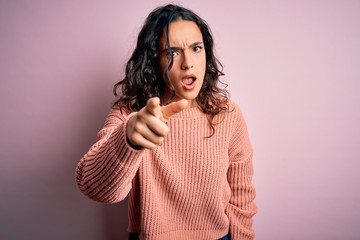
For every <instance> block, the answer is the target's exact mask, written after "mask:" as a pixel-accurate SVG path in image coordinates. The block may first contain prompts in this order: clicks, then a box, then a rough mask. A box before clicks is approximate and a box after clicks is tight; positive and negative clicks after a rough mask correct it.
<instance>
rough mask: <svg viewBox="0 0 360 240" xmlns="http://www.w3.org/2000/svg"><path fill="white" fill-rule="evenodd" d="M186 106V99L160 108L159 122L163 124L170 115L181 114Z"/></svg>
mask: <svg viewBox="0 0 360 240" xmlns="http://www.w3.org/2000/svg"><path fill="white" fill-rule="evenodd" d="M188 105H189V103H188V101H187V100H186V99H182V100H180V101H177V102H172V103H170V104H168V105H166V106H163V107H161V112H162V118H161V120H162V121H163V122H167V121H168V120H169V119H170V117H171V116H172V115H174V114H175V113H178V112H181V111H182V110H184V109H185V108H187V107H188Z"/></svg>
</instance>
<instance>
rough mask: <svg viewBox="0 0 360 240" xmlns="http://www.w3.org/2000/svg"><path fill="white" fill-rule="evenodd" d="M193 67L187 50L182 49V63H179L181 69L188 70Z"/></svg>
mask: <svg viewBox="0 0 360 240" xmlns="http://www.w3.org/2000/svg"><path fill="white" fill-rule="evenodd" d="M193 67H194V64H193V61H192V59H191V56H190V54H189V53H188V52H187V51H184V54H183V58H182V63H181V69H182V70H188V69H190V68H193Z"/></svg>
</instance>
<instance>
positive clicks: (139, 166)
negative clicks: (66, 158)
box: [76, 101, 257, 240]
mask: <svg viewBox="0 0 360 240" xmlns="http://www.w3.org/2000/svg"><path fill="white" fill-rule="evenodd" d="M230 110H231V111H229V112H224V113H222V114H220V115H218V116H217V117H216V118H215V121H217V122H219V123H218V124H216V125H215V133H214V135H213V136H211V137H208V136H210V135H211V129H210V125H209V123H208V121H207V118H206V116H205V114H204V113H203V112H202V111H201V110H200V109H199V108H197V107H194V108H188V109H185V110H183V111H181V112H179V113H177V114H175V115H173V116H172V117H171V118H170V120H169V121H168V122H167V124H168V127H169V129H170V132H169V134H168V135H167V136H166V137H165V140H164V142H163V144H162V145H160V146H158V147H156V148H155V149H154V150H148V149H140V150H136V149H134V148H132V147H131V146H130V145H129V144H128V142H127V139H126V124H127V121H128V119H129V117H130V116H131V115H132V113H130V114H128V113H127V112H126V111H125V112H124V111H122V112H121V111H120V109H119V108H113V109H112V111H111V112H110V113H109V115H108V117H107V120H106V122H105V126H104V128H103V129H101V130H100V132H99V133H98V141H97V142H96V143H95V144H94V145H93V146H92V147H91V148H90V150H89V151H88V153H87V154H85V155H84V157H83V158H82V159H81V160H80V162H79V164H78V166H77V169H76V178H77V183H78V186H79V188H80V190H81V191H82V192H83V193H84V194H85V195H87V196H88V197H89V198H91V199H93V200H96V201H100V202H105V203H115V202H119V201H121V200H123V199H124V198H125V197H126V196H127V195H129V198H128V200H129V201H128V202H129V205H128V211H129V228H128V230H129V231H130V232H137V233H140V239H156V240H165V239H166V240H168V239H171V240H185V239H194V240H195V239H196V240H197V239H204V240H208V239H218V238H220V237H222V236H224V235H226V234H227V233H228V232H229V230H230V233H231V239H232V240H244V239H247V240H249V239H253V238H254V231H253V229H252V218H253V215H254V214H255V213H256V211H257V207H256V205H255V203H254V202H253V200H254V198H255V189H254V187H253V185H252V176H253V167H252V153H253V151H252V147H251V144H250V141H249V137H248V132H247V128H246V124H245V121H244V118H243V116H242V113H241V111H240V110H239V108H238V106H237V105H236V104H235V103H234V102H232V101H230Z"/></svg>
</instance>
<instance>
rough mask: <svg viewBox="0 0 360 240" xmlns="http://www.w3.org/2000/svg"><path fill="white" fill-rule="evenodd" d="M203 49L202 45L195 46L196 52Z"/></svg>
mask: <svg viewBox="0 0 360 240" xmlns="http://www.w3.org/2000/svg"><path fill="white" fill-rule="evenodd" d="M201 49H202V47H201V46H194V52H200V51H201Z"/></svg>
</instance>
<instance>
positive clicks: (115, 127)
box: [76, 108, 145, 203]
mask: <svg viewBox="0 0 360 240" xmlns="http://www.w3.org/2000/svg"><path fill="white" fill-rule="evenodd" d="M123 112H124V111H123ZM131 115H132V114H130V115H128V114H122V113H121V111H120V109H119V108H113V109H112V110H111V112H110V113H109V115H108V117H107V119H106V122H105V126H104V127H103V129H101V130H100V131H99V133H98V135H97V142H96V143H95V144H94V145H93V146H92V147H91V148H90V149H89V151H88V152H87V153H86V154H85V155H84V156H83V158H82V159H81V160H80V162H79V163H78V165H77V167H76V181H77V184H78V186H79V189H80V190H81V191H82V192H83V193H84V194H85V195H86V196H88V197H89V198H91V199H93V200H95V201H99V202H104V203H114V202H119V201H121V200H123V199H124V198H125V197H126V196H127V194H128V193H129V191H130V189H131V182H132V179H133V178H134V176H135V174H136V172H137V171H138V169H139V166H140V162H141V159H142V157H143V154H144V151H145V150H135V149H133V148H132V147H131V146H130V145H129V144H128V142H127V139H126V124H127V121H128V119H129V117H130V116H131Z"/></svg>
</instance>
